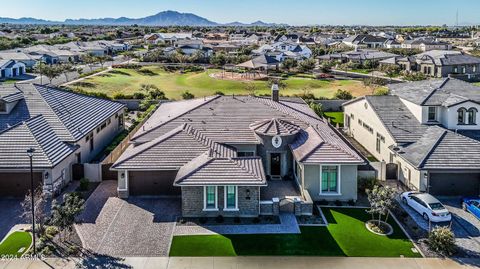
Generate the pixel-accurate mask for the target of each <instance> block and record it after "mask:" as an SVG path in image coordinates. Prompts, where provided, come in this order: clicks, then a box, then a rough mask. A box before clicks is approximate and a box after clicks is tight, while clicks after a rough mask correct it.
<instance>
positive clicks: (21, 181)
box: [0, 173, 42, 197]
mask: <svg viewBox="0 0 480 269" xmlns="http://www.w3.org/2000/svg"><path fill="white" fill-rule="evenodd" d="M41 182H42V173H34V174H33V185H34V186H35V188H37V187H38V186H40V184H41ZM29 190H30V173H0V197H23V196H25V194H27V192H28V191H29Z"/></svg>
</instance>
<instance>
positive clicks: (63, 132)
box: [0, 83, 125, 142]
mask: <svg viewBox="0 0 480 269" xmlns="http://www.w3.org/2000/svg"><path fill="white" fill-rule="evenodd" d="M9 87H10V90H11V91H20V92H22V94H23V97H24V99H23V100H20V101H19V103H18V104H17V105H16V106H15V108H14V109H13V110H12V112H11V113H10V114H3V115H0V131H1V130H4V129H5V128H8V126H11V125H14V124H17V123H19V122H21V121H24V120H27V119H29V118H31V117H35V116H37V115H43V116H44V118H45V120H46V121H47V122H48V123H49V125H50V126H51V128H52V129H53V130H54V131H55V133H56V134H57V135H58V136H59V137H60V139H62V140H64V141H70V142H76V141H77V140H79V139H80V138H82V137H84V136H85V135H86V134H88V133H89V132H91V131H92V130H93V129H94V128H96V127H97V126H98V125H100V124H101V123H102V122H104V121H106V120H107V119H108V118H110V117H111V116H112V115H114V114H115V113H117V112H119V111H120V110H122V109H124V107H125V106H124V105H123V104H120V103H117V102H114V101H110V100H105V99H100V98H96V97H91V96H87V95H82V94H78V93H74V92H70V91H66V90H61V89H56V88H50V87H47V86H42V85H36V84H27V83H25V84H24V83H17V84H15V85H11V86H9ZM7 88H8V87H7ZM3 91H8V90H7V89H6V88H0V92H3ZM0 94H1V93H0Z"/></svg>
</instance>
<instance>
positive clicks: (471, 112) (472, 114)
mask: <svg viewBox="0 0 480 269" xmlns="http://www.w3.org/2000/svg"><path fill="white" fill-rule="evenodd" d="M477 112H478V110H477V109H476V108H474V107H472V108H469V109H468V110H467V122H468V124H477Z"/></svg>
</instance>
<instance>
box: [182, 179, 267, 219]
mask: <svg viewBox="0 0 480 269" xmlns="http://www.w3.org/2000/svg"><path fill="white" fill-rule="evenodd" d="M237 188H238V192H237V195H238V211H226V210H224V205H225V204H224V197H225V196H224V189H225V188H224V187H223V186H218V187H217V199H218V203H217V206H218V210H215V211H204V210H203V206H204V201H203V199H204V198H203V197H204V193H203V192H204V188H203V187H202V186H199V187H196V186H195V187H182V215H183V216H184V217H217V216H219V215H222V216H224V217H237V216H238V217H257V216H258V215H259V212H260V200H259V198H260V187H249V186H238V187H237ZM247 190H248V191H247Z"/></svg>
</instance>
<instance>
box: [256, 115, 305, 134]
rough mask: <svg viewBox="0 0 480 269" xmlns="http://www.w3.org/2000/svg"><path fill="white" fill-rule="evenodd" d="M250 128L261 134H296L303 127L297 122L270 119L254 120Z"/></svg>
mask: <svg viewBox="0 0 480 269" xmlns="http://www.w3.org/2000/svg"><path fill="white" fill-rule="evenodd" d="M250 129H252V130H253V131H255V133H257V134H261V135H270V136H275V135H280V136H283V135H294V134H296V133H298V132H299V131H300V130H301V128H300V126H298V125H296V124H295V122H290V121H286V120H282V119H277V118H273V119H269V120H262V121H257V122H254V123H252V124H251V125H250Z"/></svg>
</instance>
